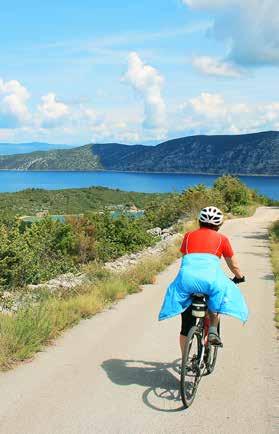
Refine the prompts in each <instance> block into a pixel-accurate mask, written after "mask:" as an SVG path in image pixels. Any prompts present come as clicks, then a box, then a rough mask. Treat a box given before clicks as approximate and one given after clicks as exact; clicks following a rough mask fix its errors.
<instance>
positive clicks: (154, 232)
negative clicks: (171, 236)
mask: <svg viewBox="0 0 279 434" xmlns="http://www.w3.org/2000/svg"><path fill="white" fill-rule="evenodd" d="M147 233H148V234H151V235H155V236H160V235H161V233H162V229H161V228H159V227H157V228H152V229H148V231H147Z"/></svg>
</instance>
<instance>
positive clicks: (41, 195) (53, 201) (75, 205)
mask: <svg viewBox="0 0 279 434" xmlns="http://www.w3.org/2000/svg"><path fill="white" fill-rule="evenodd" d="M169 197H172V195H171V194H167V193H134V192H126V191H121V190H115V189H110V188H106V187H89V188H72V189H63V190H43V189H35V188H34V189H27V190H23V191H18V192H15V193H0V202H1V207H0V220H1V218H3V217H15V216H16V215H34V214H36V213H37V212H39V211H42V210H48V211H49V213H50V214H80V213H85V212H89V211H96V210H100V209H103V208H104V207H116V206H118V205H123V206H126V207H128V208H129V207H131V206H132V205H135V206H136V207H137V208H139V209H143V208H146V206H147V205H150V204H151V203H154V204H156V206H159V204H160V203H162V202H164V201H165V200H167V199H168V198H169Z"/></svg>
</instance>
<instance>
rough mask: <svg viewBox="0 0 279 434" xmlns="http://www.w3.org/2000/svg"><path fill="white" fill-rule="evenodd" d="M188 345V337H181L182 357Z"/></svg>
mask: <svg viewBox="0 0 279 434" xmlns="http://www.w3.org/2000/svg"><path fill="white" fill-rule="evenodd" d="M186 343H187V336H183V335H179V345H180V349H181V355H182V356H183V352H184V348H185V345H186Z"/></svg>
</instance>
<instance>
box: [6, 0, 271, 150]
mask: <svg viewBox="0 0 279 434" xmlns="http://www.w3.org/2000/svg"><path fill="white" fill-rule="evenodd" d="M243 3H244V4H243ZM278 17H279V2H278V1H277V0H261V1H260V0H246V1H245V2H243V1H240V0H168V1H167V0H153V1H152V2H150V1H146V0H142V1H141V2H130V1H127V0H125V1H124V0H119V1H117V2H116V1H115V0H114V1H113V0H103V1H99V0H91V1H85V0H80V1H79V2H76V1H73V0H67V1H65V0H60V1H59V2H57V1H53V0H49V1H48V2H45V3H42V2H38V1H29V0H26V1H25V2H22V1H19V0H13V1H10V2H5V4H4V5H1V18H2V19H1V33H0V46H1V56H0V141H1V142H8V141H11V142H24V141H25V142H26V141H38V140H40V141H48V142H50V143H58V142H61V143H69V144H84V143H88V142H106V141H120V142H124V143H156V142H159V141H162V140H165V139H167V138H172V137H178V136H182V135H189V134H200V133H203V134H204V133H205V134H226V133H228V134H235V133H245V132H253V131H261V130H269V129H279V89H278V79H277V76H278V66H279V36H278V35H279V18H278Z"/></svg>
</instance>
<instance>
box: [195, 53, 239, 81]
mask: <svg viewBox="0 0 279 434" xmlns="http://www.w3.org/2000/svg"><path fill="white" fill-rule="evenodd" d="M192 64H193V65H194V66H195V68H197V69H198V70H199V71H200V72H201V73H202V74H205V75H212V76H215V77H229V78H238V77H240V76H241V75H242V74H241V71H240V70H239V69H238V68H236V67H235V66H234V65H232V64H230V63H228V62H224V61H222V60H219V59H215V58H214V57H209V56H200V57H194V58H193V61H192Z"/></svg>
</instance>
